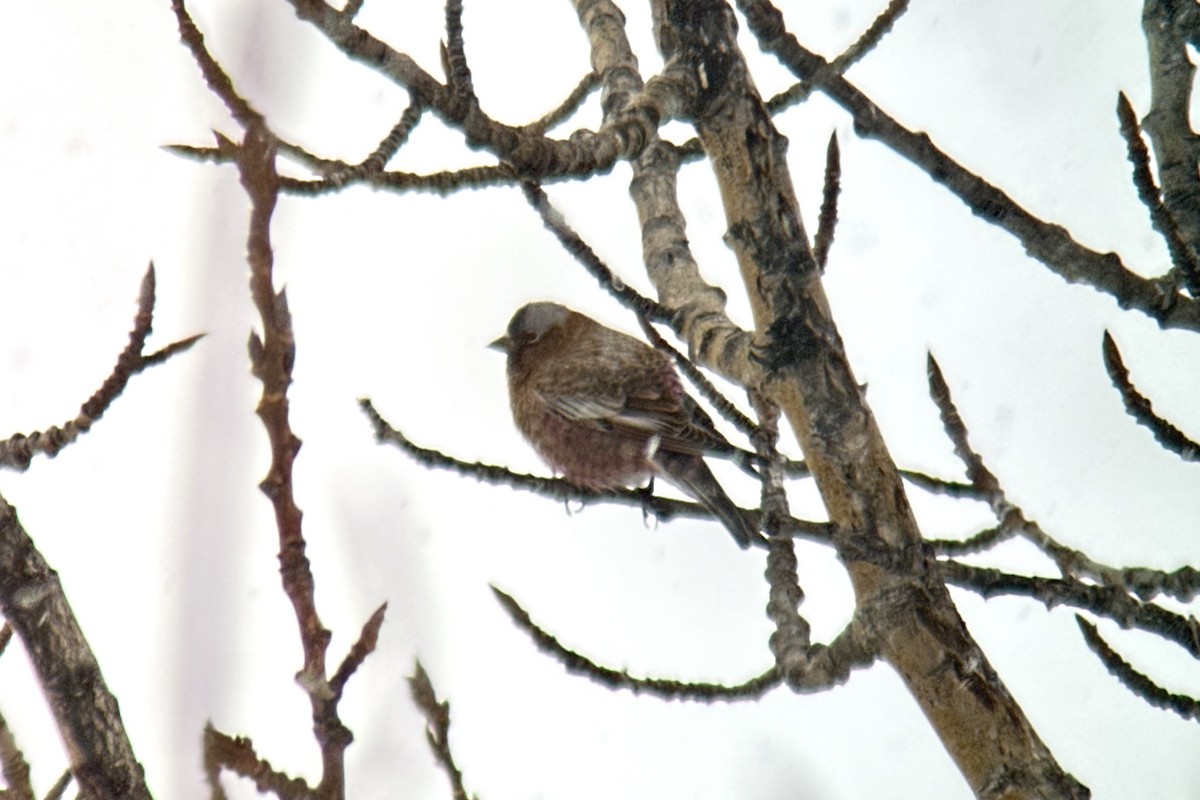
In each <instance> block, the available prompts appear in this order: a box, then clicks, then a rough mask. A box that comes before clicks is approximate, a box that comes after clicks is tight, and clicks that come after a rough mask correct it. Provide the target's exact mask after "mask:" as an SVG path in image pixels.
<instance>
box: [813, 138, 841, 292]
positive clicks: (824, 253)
mask: <svg viewBox="0 0 1200 800" xmlns="http://www.w3.org/2000/svg"><path fill="white" fill-rule="evenodd" d="M841 177H842V162H841V152H840V151H839V150H838V140H837V134H836V133H831V134H830V135H829V146H828V147H827V148H826V149H825V187H824V190H823V192H822V196H821V214H820V216H819V217H818V219H817V235H816V236H815V237H814V238H813V258H815V259H816V260H817V266H818V267H820V268H821V271H822V272H824V271H825V262H826V261H827V260H828V259H829V248H831V247H832V246H833V231H834V228H836V227H837V216H838V213H837V201H838V193H839V192H841V190H842V186H841Z"/></svg>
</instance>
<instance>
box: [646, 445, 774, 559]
mask: <svg viewBox="0 0 1200 800" xmlns="http://www.w3.org/2000/svg"><path fill="white" fill-rule="evenodd" d="M651 460H652V461H653V463H654V465H655V466H656V467H658V470H659V473H660V474H661V475H662V476H663V477H664V478H666V479H667V480H669V481H670V482H671V483H673V484H675V485H676V486H678V487H679V488H680V489H682V490H683V491H684V492H686V493H687V494H688V495H690V496H691V497H692V498H693V499H695V500H696V501H697V502H698V503H700V505H702V506H704V507H705V508H706V509H708V510H709V511H710V512H711V513H712V515H713V516H714V517H716V518H717V519H719V520H720V521H721V524H723V525H724V526H725V527H726V528H727V529H728V530H729V532H730V533H731V534H733V538H734V539H735V540H736V541H737V543H738V545H740V546H741V547H743V548H745V547H749V546H750V542H752V541H753V540H755V539H762V538H763V537H762V534H760V533H759V532H758V525H756V524H755V522H754V520H753V518H751V517H750V515H748V514H747V513H746V512H744V511H742V510H741V509H740V508H738V507H737V506H736V505H734V502H733V501H732V500H730V499H729V495H727V494H725V490H724V489H722V488H721V484H719V483H717V479H716V476H714V475H713V474H712V470H710V469H709V468H708V465H707V464H705V463H704V459H703V458H701V457H700V456H698V455H693V454H688V453H675V452H671V451H665V450H660V451H658V452H656V453H654V455H653V456H652V457H651Z"/></svg>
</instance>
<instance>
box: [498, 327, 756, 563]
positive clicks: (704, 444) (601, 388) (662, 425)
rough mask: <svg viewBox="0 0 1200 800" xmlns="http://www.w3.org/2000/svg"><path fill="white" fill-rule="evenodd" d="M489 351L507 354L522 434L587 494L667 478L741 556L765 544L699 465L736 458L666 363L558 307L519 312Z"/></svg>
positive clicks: (661, 356) (663, 357) (653, 352)
mask: <svg viewBox="0 0 1200 800" xmlns="http://www.w3.org/2000/svg"><path fill="white" fill-rule="evenodd" d="M491 346H492V347H494V348H496V349H498V350H503V351H504V352H505V353H507V354H508V392H509V399H510V401H511V403H512V412H513V419H514V420H515V421H516V424H517V428H518V430H520V431H521V433H522V434H523V435H524V436H525V438H526V439H528V440H529V443H530V444H532V445H533V448H534V449H535V450H537V452H538V455H540V456H541V457H542V458H543V459H544V460H545V461H546V463H547V464H549V465H550V467H551V468H553V469H554V470H556V471H557V472H559V473H561V474H562V476H563V477H564V478H565V479H566V480H568V481H570V482H571V483H573V484H575V485H577V486H581V487H583V488H585V489H613V488H617V487H622V486H632V485H635V484H640V483H642V482H643V481H645V480H646V478H648V477H650V476H652V475H661V476H662V477H663V478H665V479H667V480H668V481H670V482H671V483H673V484H675V485H676V486H678V487H679V488H680V489H682V490H683V491H684V492H686V493H687V494H688V495H690V496H691V497H692V498H694V499H695V500H697V501H698V502H699V503H700V504H701V505H703V506H704V507H705V508H706V509H708V510H709V511H710V512H711V513H712V514H713V515H714V516H715V517H717V518H718V519H719V520H721V522H722V523H723V524H724V525H725V527H726V528H728V529H729V532H730V533H732V534H733V538H734V539H736V540H737V542H738V544H739V545H741V546H742V547H747V546H749V544H750V542H751V540H753V539H756V538H760V536H759V533H758V529H757V527H756V526H755V525H754V523H753V521H752V520H751V519H750V518H749V517H748V516H747V515H746V514H745V513H743V512H742V511H741V510H740V509H739V508H738V507H737V506H735V505H734V504H733V501H732V500H730V499H729V496H728V495H727V494H725V491H724V490H723V489H722V488H721V486H720V484H718V483H717V479H716V478H715V477H713V474H712V471H711V470H709V468H708V465H707V464H705V463H704V458H703V456H704V455H705V454H709V455H722V456H730V455H733V454H734V453H736V452H737V450H736V449H735V448H734V447H733V445H731V444H730V443H729V442H728V441H726V440H725V438H724V437H723V436H721V434H720V433H718V432H717V430H716V428H714V427H713V423H712V420H711V419H710V418H709V416H708V415H707V414H706V413H704V411H703V409H701V408H700V407H699V406H698V405H696V402H695V401H694V400H692V398H690V397H688V395H687V394H686V393H685V392H684V391H683V386H682V384H681V383H680V381H679V376H678V375H677V374H676V372H675V368H674V366H673V365H672V364H671V361H670V359H669V358H668V357H667V356H666V355H664V354H662V353H660V352H658V351H657V350H655V349H654V348H652V347H650V346H649V345H647V344H645V343H644V342H640V341H638V340H637V339H635V338H633V337H632V336H627V335H625V334H623V333H619V332H617V331H614V330H611V329H609V328H606V327H604V326H603V325H601V324H600V323H598V322H596V321H595V320H593V319H591V318H589V317H585V316H584V315H583V314H580V313H578V312H575V311H572V310H571V309H569V308H566V307H564V306H560V305H558V304H557V303H530V304H528V305H526V306H522V307H521V308H520V309H519V310H518V311H517V313H516V314H514V315H513V318H512V321H510V322H509V323H508V332H507V333H506V334H505V335H504V336H501V337H500V338H499V339H497V340H496V341H494V342H492V344H491Z"/></svg>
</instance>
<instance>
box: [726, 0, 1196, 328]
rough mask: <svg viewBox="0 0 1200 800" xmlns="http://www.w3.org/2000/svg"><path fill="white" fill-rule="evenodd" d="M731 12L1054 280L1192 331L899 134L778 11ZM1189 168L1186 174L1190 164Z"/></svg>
mask: <svg viewBox="0 0 1200 800" xmlns="http://www.w3.org/2000/svg"><path fill="white" fill-rule="evenodd" d="M738 7H739V8H740V9H741V10H742V11H743V13H745V15H746V18H747V20H748V22H749V27H750V30H751V31H752V32H753V33H754V35H755V36H756V37H757V39H758V41H759V44H760V45H761V46H762V47H763V49H764V50H766V51H767V52H770V53H772V54H774V55H775V56H776V57H777V58H778V59H779V60H780V61H781V62H782V63H783V64H784V66H786V67H787V68H788V69H790V70H792V72H793V73H794V74H795V75H796V76H797V77H799V78H802V79H805V80H809V81H812V83H813V84H814V85H815V86H816V88H818V89H820V90H821V91H822V92H824V93H825V94H826V95H828V96H829V98H830V99H832V100H833V101H834V102H836V103H837V104H838V105H840V106H842V108H844V109H845V110H846V111H847V112H849V114H850V115H851V116H852V117H853V119H854V129H855V131H856V132H857V133H858V134H859V135H860V136H863V137H866V138H873V139H878V140H880V141H882V142H883V143H884V144H886V145H887V146H888V147H890V148H891V149H892V150H894V151H895V152H896V153H897V154H899V155H901V156H903V157H904V158H906V159H908V160H909V161H911V162H912V163H913V164H915V165H916V166H917V167H919V168H920V169H922V170H924V171H925V172H926V173H928V174H929V175H930V176H931V177H932V178H933V179H934V180H936V181H937V182H938V183H941V184H942V185H943V186H945V187H946V188H947V189H949V190H950V191H951V192H953V193H954V194H955V195H956V196H957V197H958V198H960V199H961V200H962V201H963V202H964V203H966V204H967V206H968V207H969V208H970V209H971V210H972V211H973V212H974V213H975V214H976V215H977V216H979V217H981V218H983V219H984V220H986V221H987V222H990V223H991V224H994V225H997V226H998V227H1000V228H1002V229H1003V230H1005V231H1007V232H1009V233H1010V234H1012V235H1013V236H1015V237H1016V238H1017V240H1018V241H1020V242H1021V244H1022V245H1023V246H1024V248H1025V250H1026V252H1028V253H1029V255H1030V256H1032V257H1034V258H1036V259H1038V260H1039V261H1041V262H1042V263H1043V264H1045V265H1046V266H1047V267H1049V268H1050V269H1051V271H1053V272H1054V273H1055V274H1057V275H1059V276H1060V277H1062V278H1063V279H1064V280H1066V281H1068V282H1072V283H1076V282H1078V283H1084V284H1087V285H1088V286H1091V287H1093V288H1095V289H1098V290H1099V291H1102V292H1104V293H1106V294H1108V295H1111V296H1112V297H1114V298H1116V299H1117V300H1118V302H1119V303H1120V304H1121V306H1122V307H1123V308H1133V309H1136V310H1138V311H1141V312H1142V313H1144V314H1146V315H1148V316H1150V317H1151V318H1152V319H1154V320H1155V321H1157V322H1158V323H1159V324H1161V325H1163V326H1165V327H1170V328H1183V329H1186V330H1192V331H1200V302H1196V301H1193V300H1191V299H1189V298H1187V297H1185V296H1183V295H1180V294H1179V293H1177V292H1164V290H1163V287H1162V286H1161V285H1160V283H1159V282H1156V281H1152V280H1147V279H1146V278H1142V277H1141V276H1139V275H1137V274H1136V273H1134V272H1132V271H1131V270H1129V269H1128V268H1127V267H1126V266H1125V265H1124V264H1123V263H1122V262H1121V259H1120V258H1119V257H1118V256H1117V255H1116V254H1115V253H1097V252H1095V251H1094V250H1090V249H1088V248H1086V247H1084V246H1083V245H1081V244H1079V243H1078V242H1076V241H1075V240H1074V239H1073V238H1071V236H1070V234H1069V233H1068V232H1067V231H1066V229H1064V228H1062V227H1061V226H1058V225H1053V224H1050V223H1048V222H1045V221H1043V220H1041V219H1038V218H1037V217H1035V216H1034V215H1032V214H1030V213H1029V212H1028V211H1026V210H1025V209H1024V208H1022V207H1021V206H1020V205H1018V204H1017V203H1016V202H1015V201H1014V200H1013V199H1012V198H1011V197H1009V196H1008V195H1007V194H1005V193H1004V192H1002V191H1001V190H1000V189H999V188H997V187H996V186H993V185H992V184H990V183H988V182H987V181H985V180H984V179H983V178H981V177H979V176H978V175H976V174H974V173H973V172H971V171H970V170H967V169H966V168H964V167H963V166H962V165H961V164H959V163H958V162H957V161H955V160H954V159H952V158H950V156H948V155H947V154H946V153H945V152H943V151H942V150H940V149H939V148H938V147H937V146H936V145H935V144H934V143H933V141H932V140H931V139H930V138H929V136H928V135H926V134H923V133H917V132H914V131H910V130H908V129H907V128H905V127H904V126H903V125H901V124H900V123H899V122H897V121H896V120H895V119H893V118H892V117H891V116H889V115H888V114H887V112H885V111H884V110H883V109H882V108H880V107H879V106H878V105H876V104H875V103H874V102H873V101H872V100H871V99H870V98H869V97H867V96H866V95H865V94H863V92H862V91H861V90H859V89H858V88H857V87H856V86H854V85H853V84H851V83H850V82H849V81H847V80H846V79H845V78H843V77H842V76H840V75H838V74H837V73H836V72H834V71H833V70H831V69H830V68H829V66H830V65H829V62H827V61H826V60H825V59H824V58H822V57H821V56H819V55H817V54H816V53H814V52H812V51H810V50H808V49H807V48H805V47H804V46H803V45H801V44H800V42H799V41H798V40H797V39H796V37H795V36H793V35H792V34H790V33H788V31H787V29H786V28H785V27H784V24H783V17H782V15H781V14H780V13H779V10H778V9H776V8H775V7H774V6H773V5H772V4H771V3H769V2H767V0H738ZM1192 169H1193V172H1194V170H1195V164H1194V163H1193V165H1192Z"/></svg>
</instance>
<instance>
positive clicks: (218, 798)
mask: <svg viewBox="0 0 1200 800" xmlns="http://www.w3.org/2000/svg"><path fill="white" fill-rule="evenodd" d="M201 750H202V753H203V759H204V774H205V775H206V776H207V778H208V784H209V789H210V791H211V795H210V796H211V797H212V800H225V797H226V795H225V790H224V789H223V788H222V787H221V781H220V774H221V770H223V769H225V770H229V771H230V772H232V773H233V774H234V775H238V776H239V777H242V778H246V779H247V780H250V781H253V782H254V787H255V788H256V789H258V791H259V792H264V793H265V792H270V793H271V794H274V795H275V796H276V797H278V798H279V800H316V798H318V797H325V796H326V795H321V794H318V793H316V792H313V791H312V790H311V789H309V788H308V785H307V784H306V783H305V782H304V781H302V780H300V779H299V778H290V777H288V776H287V775H286V774H285V773H283V772H280V771H279V770H277V769H275V768H274V767H272V766H271V764H270V762H269V761H267V760H266V759H265V758H259V757H258V753H256V752H255V751H254V744H253V743H252V742H251V741H250V740H249V739H246V738H244V737H240V736H239V737H237V738H234V737H232V736H227V735H226V734H224V733H221V732H220V731H218V730H217V729H216V728H214V727H213V726H212V724H211V723H210V724H209V725H206V726H205V727H204V744H203V746H202V748H201Z"/></svg>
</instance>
